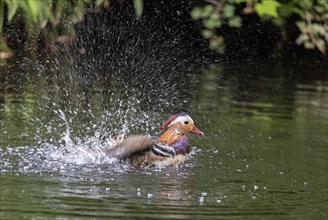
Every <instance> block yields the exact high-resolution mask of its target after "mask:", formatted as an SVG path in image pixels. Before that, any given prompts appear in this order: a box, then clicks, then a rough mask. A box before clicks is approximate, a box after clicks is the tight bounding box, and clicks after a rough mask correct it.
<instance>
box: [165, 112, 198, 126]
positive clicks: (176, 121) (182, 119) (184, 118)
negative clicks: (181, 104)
mask: <svg viewBox="0 0 328 220" xmlns="http://www.w3.org/2000/svg"><path fill="white" fill-rule="evenodd" d="M185 121H188V122H190V123H194V122H193V120H192V119H191V118H190V117H189V116H188V115H184V116H178V117H177V118H176V119H174V120H173V121H172V122H171V123H170V124H169V127H170V126H172V125H174V124H179V123H184V122H185Z"/></svg>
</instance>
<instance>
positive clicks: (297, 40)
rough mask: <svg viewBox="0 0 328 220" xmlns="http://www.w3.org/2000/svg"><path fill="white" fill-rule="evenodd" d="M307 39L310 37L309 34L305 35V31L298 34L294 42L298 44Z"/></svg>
mask: <svg viewBox="0 0 328 220" xmlns="http://www.w3.org/2000/svg"><path fill="white" fill-rule="evenodd" d="M309 39H310V37H309V35H307V34H306V33H302V34H300V36H298V38H297V39H296V43H297V44H298V45H301V44H302V43H304V42H307V41H309Z"/></svg>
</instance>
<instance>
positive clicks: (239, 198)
mask: <svg viewBox="0 0 328 220" xmlns="http://www.w3.org/2000/svg"><path fill="white" fill-rule="evenodd" d="M60 63H61V65H59V63H58V62H57V63H56V62H55V63H47V62H42V63H33V62H32V63H28V64H29V65H27V64H25V65H24V66H23V68H19V67H18V66H17V65H14V66H12V67H7V68H4V69H3V70H1V74H0V80H1V84H0V124H1V130H0V131H1V140H0V144H1V148H0V153H1V158H0V171H1V174H0V175H1V176H0V178H1V179H0V181H1V194H0V195H1V207H0V210H1V214H0V218H1V219H10V218H15V219H21V218H24V217H25V218H32V217H39V218H60V219H71V218H86V219H88V218H91V217H99V218H108V217H116V218H118V217H122V218H131V217H134V218H147V217H151V218H165V219H169V218H171V219H191V218H199V219H214V218H222V219H225V218H230V219H236V218H244V217H249V218H257V219H258V218H265V217H270V218H271V217H275V216H277V217H278V216H279V217H281V218H291V219H295V218H297V219H299V218H304V219H325V218H327V208H326V206H325V203H326V201H327V197H326V195H327V192H328V190H327V184H328V180H327V178H328V174H327V170H328V169H327V168H328V167H327V155H328V152H327V143H328V137H327V133H328V128H327V126H328V125H327V120H328V104H327V103H328V102H327V101H328V100H327V92H328V80H327V74H326V72H325V71H326V69H327V68H326V66H325V64H320V63H319V64H315V63H314V64H313V63H309V64H299V65H294V64H287V63H285V64H284V63H278V64H277V63H271V62H268V63H267V62H247V63H238V64H233V63H224V64H216V65H210V66H208V67H207V68H206V69H205V70H204V71H196V70H195V71H194V73H191V72H189V71H182V69H181V70H180V71H181V73H180V74H177V72H174V71H172V72H171V73H168V74H167V75H165V74H163V72H160V74H156V73H152V74H149V73H145V72H144V73H138V74H131V75H129V74H128V73H124V74H123V73H122V72H120V73H117V72H111V71H109V70H108V71H107V70H104V69H99V70H97V69H93V70H92V71H90V70H83V69H82V68H78V67H76V66H72V65H70V64H69V63H66V64H65V62H62V61H60ZM196 72H197V73H196ZM181 111H187V112H190V114H191V115H192V117H193V118H194V120H195V122H196V123H197V126H198V127H199V128H201V129H202V130H203V131H204V133H205V134H206V136H205V137H204V138H201V139H200V138H197V137H194V136H190V140H191V143H192V145H193V146H194V148H193V151H192V155H191V157H190V159H189V160H188V161H187V162H186V163H185V164H182V165H180V166H178V167H168V168H158V167H147V168H144V169H138V168H136V167H131V166H129V165H126V164H119V163H117V162H115V161H110V160H108V159H107V158H106V157H105V156H104V155H102V154H101V152H100V151H99V146H101V145H102V144H103V143H104V142H105V139H106V138H108V137H110V136H115V135H117V134H132V133H150V134H152V133H154V132H156V131H157V130H158V127H159V126H160V124H161V122H162V120H163V119H165V118H167V116H169V115H171V114H173V113H177V112H181Z"/></svg>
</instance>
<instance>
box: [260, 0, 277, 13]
mask: <svg viewBox="0 0 328 220" xmlns="http://www.w3.org/2000/svg"><path fill="white" fill-rule="evenodd" d="M280 5H281V4H280V3H279V2H277V1H276V0H263V1H262V2H258V3H256V5H255V11H256V12H257V14H258V15H259V16H260V17H262V16H265V15H267V16H271V17H278V11H277V10H278V8H279V7H280Z"/></svg>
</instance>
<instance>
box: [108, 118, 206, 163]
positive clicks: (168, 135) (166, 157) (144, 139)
mask: <svg viewBox="0 0 328 220" xmlns="http://www.w3.org/2000/svg"><path fill="white" fill-rule="evenodd" d="M188 132H191V133H194V134H197V135H204V133H203V132H201V131H200V130H199V129H198V128H197V127H196V126H195V125H194V121H193V120H192V118H191V117H190V116H189V115H187V114H176V115H173V116H171V117H170V118H169V119H168V120H167V121H165V122H164V123H163V125H162V127H161V128H160V131H159V132H158V133H157V134H156V135H154V136H141V135H133V136H129V137H127V138H125V139H124V138H122V137H119V138H118V140H116V141H114V140H111V141H110V145H111V146H110V147H109V148H107V149H106V154H107V156H109V157H111V158H117V159H119V160H120V161H128V162H131V163H132V164H134V165H137V166H140V165H142V164H155V165H159V166H169V165H175V164H180V163H183V162H184V161H185V160H186V159H187V157H188V155H189V153H190V146H189V141H188V139H187V137H186V133H188Z"/></svg>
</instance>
